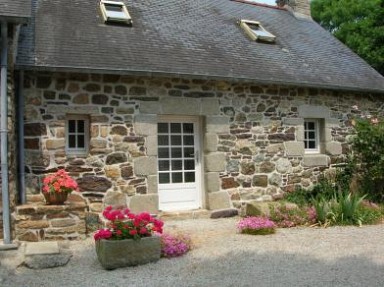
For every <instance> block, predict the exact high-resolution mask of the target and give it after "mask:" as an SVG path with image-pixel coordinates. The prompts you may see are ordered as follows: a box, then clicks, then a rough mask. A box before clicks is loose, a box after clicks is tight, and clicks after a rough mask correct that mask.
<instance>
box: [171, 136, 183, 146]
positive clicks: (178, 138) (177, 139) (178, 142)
mask: <svg viewBox="0 0 384 287" xmlns="http://www.w3.org/2000/svg"><path fill="white" fill-rule="evenodd" d="M171 144H172V145H181V136H171Z"/></svg>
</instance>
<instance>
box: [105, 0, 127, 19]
mask: <svg viewBox="0 0 384 287" xmlns="http://www.w3.org/2000/svg"><path fill="white" fill-rule="evenodd" d="M100 11H101V15H102V16H103V19H104V22H106V23H124V24H128V25H132V18H131V15H129V12H128V9H127V7H126V6H125V4H124V3H123V2H120V1H109V0H100Z"/></svg>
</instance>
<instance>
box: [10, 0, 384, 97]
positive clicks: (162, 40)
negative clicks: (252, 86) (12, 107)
mask: <svg viewBox="0 0 384 287" xmlns="http://www.w3.org/2000/svg"><path fill="white" fill-rule="evenodd" d="M32 1H33V2H34V5H33V7H34V8H33V10H34V14H35V19H34V20H35V21H34V23H32V25H29V26H28V27H27V28H26V29H24V30H23V33H22V41H21V43H20V53H19V56H18V62H17V64H18V66H19V67H20V68H25V69H41V70H50V71H56V70H57V71H84V72H100V73H102V72H107V73H119V74H136V75H159V76H193V77H196V78H209V79H226V80H230V81H241V80H244V81H251V82H254V83H262V84H271V83H274V84H286V85H299V86H308V87H321V88H333V89H341V90H359V91H371V92H383V91H384V78H383V77H382V76H381V75H380V74H379V73H377V72H376V71H375V70H374V69H373V68H371V67H370V66H369V65H368V64H366V63H365V62H364V61H363V60H362V59H361V58H359V57H358V56H357V55H356V54H354V53H353V52H352V51H351V50H349V49H348V48H347V47H346V46H344V45H343V44H342V43H340V42H339V41H338V40H337V39H336V38H334V37H333V36H332V35H331V34H329V33H328V32H327V31H325V30H323V29H322V28H321V27H320V26H319V25H318V24H316V23H315V22H314V21H312V20H308V19H307V20H305V19H301V20H299V19H297V18H295V17H294V16H293V15H292V14H291V13H290V12H288V11H285V10H278V9H273V8H268V7H261V6H254V5H249V4H244V3H240V2H236V1H230V0H161V1H158V0H145V1H134V0H123V1H124V2H125V3H126V5H127V7H128V9H129V12H130V14H131V16H132V19H133V27H125V26H113V25H105V24H103V22H102V18H101V16H100V14H99V10H98V0H87V1H84V0H71V1H70V2H68V0H49V1H44V0H32ZM240 18H241V19H248V20H256V21H260V22H261V23H262V25H263V26H264V28H266V29H267V30H268V31H270V32H271V33H273V34H274V35H275V36H276V37H277V42H276V44H264V43H255V42H252V41H250V40H249V39H248V37H247V36H246V35H245V34H244V32H243V31H242V30H241V29H240V27H239V26H238V25H236V20H237V19H240Z"/></svg>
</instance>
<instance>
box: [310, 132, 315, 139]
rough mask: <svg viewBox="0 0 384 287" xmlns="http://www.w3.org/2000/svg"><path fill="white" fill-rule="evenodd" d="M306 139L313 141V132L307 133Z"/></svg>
mask: <svg viewBox="0 0 384 287" xmlns="http://www.w3.org/2000/svg"><path fill="white" fill-rule="evenodd" d="M308 139H311V140H313V139H315V132H308Z"/></svg>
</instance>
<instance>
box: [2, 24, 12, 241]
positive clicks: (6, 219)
mask: <svg viewBox="0 0 384 287" xmlns="http://www.w3.org/2000/svg"><path fill="white" fill-rule="evenodd" d="M0 67H1V74H0V77H1V81H0V89H1V90H0V105H1V109H0V115H1V118H0V136H1V137H0V139H1V145H0V149H1V152H0V156H1V190H2V200H3V231H4V232H3V233H4V240H3V242H4V244H11V243H12V240H11V222H10V221H11V220H10V219H11V218H10V211H9V189H8V97H7V73H8V70H7V69H8V23H7V22H6V21H2V22H1V65H0Z"/></svg>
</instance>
